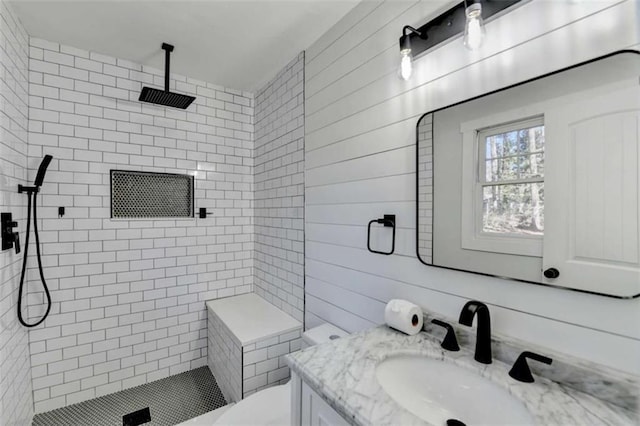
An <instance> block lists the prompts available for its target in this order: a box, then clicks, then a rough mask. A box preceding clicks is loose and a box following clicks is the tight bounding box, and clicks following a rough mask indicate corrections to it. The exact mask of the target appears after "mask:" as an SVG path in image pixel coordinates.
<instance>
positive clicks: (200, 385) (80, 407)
mask: <svg viewBox="0 0 640 426" xmlns="http://www.w3.org/2000/svg"><path fill="white" fill-rule="evenodd" d="M224 405H227V402H226V401H225V399H224V396H222V392H221V391H220V388H218V384H217V383H216V379H215V378H214V377H213V375H212V374H211V372H210V371H209V368H208V367H206V366H205V367H200V368H197V369H195V370H191V371H187V372H185V373H181V374H177V375H175V376H171V377H167V378H165V379H161V380H157V381H155V382H152V383H147V384H144V385H141V386H137V387H135V388H131V389H125V390H123V391H120V392H116V393H112V394H110V395H105V396H101V397H98V398H94V399H90V400H88V401H84V402H80V403H78V404H73V405H69V406H67V407H62V408H58V409H56V410H52V411H48V412H46V413H40V414H37V415H36V416H35V417H34V418H33V426H122V416H123V415H125V414H128V413H131V412H133V411H136V410H140V409H142V408H145V407H149V409H150V411H151V422H148V423H145V424H144V426H171V425H176V424H178V423H181V422H183V421H185V420H188V419H191V418H193V417H197V416H199V415H201V414H204V413H207V412H209V411H211V410H215V409H216V408H220V407H222V406H224Z"/></svg>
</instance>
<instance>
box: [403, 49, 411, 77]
mask: <svg viewBox="0 0 640 426" xmlns="http://www.w3.org/2000/svg"><path fill="white" fill-rule="evenodd" d="M412 72H413V64H412V63H411V50H409V49H404V50H401V51H400V77H402V79H403V80H409V79H410V78H411V73H412Z"/></svg>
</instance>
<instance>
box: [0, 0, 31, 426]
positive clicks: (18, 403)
mask: <svg viewBox="0 0 640 426" xmlns="http://www.w3.org/2000/svg"><path fill="white" fill-rule="evenodd" d="M0 58H1V60H0V210H1V211H2V212H11V213H12V214H13V220H15V221H17V222H18V224H19V226H18V229H17V230H18V231H19V232H20V239H21V241H23V242H24V239H25V225H26V214H27V209H26V201H27V200H26V197H25V196H24V195H22V194H18V192H17V189H18V184H25V183H26V180H27V132H28V112H29V111H28V99H29V96H28V63H29V36H28V35H27V33H26V31H25V29H24V27H23V26H22V24H21V23H20V21H19V19H18V17H17V16H16V15H15V13H14V12H13V10H12V8H11V6H10V5H8V4H7V3H5V2H3V1H0ZM21 261H22V255H21V254H18V255H16V254H15V252H14V250H12V249H11V250H7V251H3V252H2V254H1V255H0V424H1V425H22V424H30V423H31V418H32V417H33V397H32V390H31V365H30V359H29V334H28V329H27V328H24V327H23V326H21V325H20V324H19V323H18V319H17V315H16V309H17V302H18V286H19V280H20V268H21V267H22V262H21Z"/></svg>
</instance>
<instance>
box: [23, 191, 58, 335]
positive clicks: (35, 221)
mask: <svg viewBox="0 0 640 426" xmlns="http://www.w3.org/2000/svg"><path fill="white" fill-rule="evenodd" d="M37 193H38V191H37V188H36V190H35V191H33V194H32V192H31V191H29V192H27V197H28V200H29V201H28V202H27V235H26V237H25V241H24V255H23V259H22V274H21V275H20V290H19V291H18V321H20V323H21V324H22V325H24V326H25V327H35V326H38V325H40V324H42V322H43V321H44V320H45V319H46V318H47V316H48V315H49V311H51V294H49V288H48V287H47V282H46V281H45V280H44V272H43V271H42V258H41V257H40V238H39V237H38V216H37V207H36V198H37V197H36V195H37ZM31 195H33V233H34V234H35V237H36V254H37V258H38V270H39V271H40V279H41V280H42V286H43V287H44V293H45V295H46V296H47V311H46V312H45V313H44V316H43V317H42V318H41V319H40V320H39V321H37V322H35V323H32V324H29V323H27V322H26V321H25V320H24V319H23V318H22V293H23V287H24V277H25V275H26V273H27V255H28V254H29V234H30V231H31V204H32V203H31Z"/></svg>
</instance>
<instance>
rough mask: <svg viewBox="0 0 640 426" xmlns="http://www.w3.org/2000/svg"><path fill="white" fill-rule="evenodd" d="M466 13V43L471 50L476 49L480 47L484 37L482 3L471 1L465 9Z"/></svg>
mask: <svg viewBox="0 0 640 426" xmlns="http://www.w3.org/2000/svg"><path fill="white" fill-rule="evenodd" d="M465 4H466V2H465ZM464 14H465V15H466V17H467V20H466V23H465V25H464V45H465V46H466V47H467V49H469V50H476V49H478V48H479V47H480V45H481V44H482V39H483V38H484V21H483V20H482V3H480V2H477V3H471V4H470V5H469V6H467V7H466V9H465V10H464Z"/></svg>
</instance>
